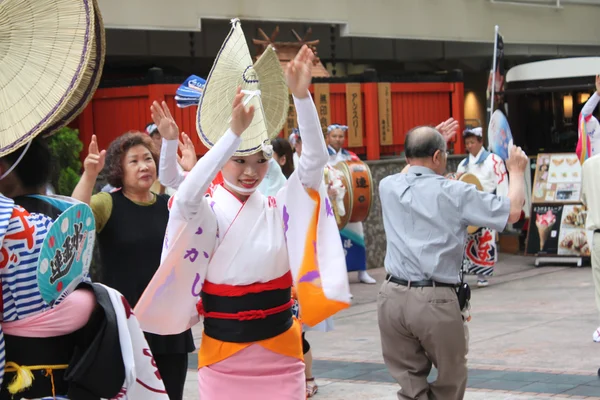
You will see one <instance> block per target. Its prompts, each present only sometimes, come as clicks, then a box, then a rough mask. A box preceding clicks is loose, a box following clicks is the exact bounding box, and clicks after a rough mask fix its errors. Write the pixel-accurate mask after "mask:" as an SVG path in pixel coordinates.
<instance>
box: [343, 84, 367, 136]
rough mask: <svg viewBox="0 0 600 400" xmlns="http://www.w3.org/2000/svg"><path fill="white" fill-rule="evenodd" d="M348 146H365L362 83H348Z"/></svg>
mask: <svg viewBox="0 0 600 400" xmlns="http://www.w3.org/2000/svg"><path fill="white" fill-rule="evenodd" d="M346 115H347V118H348V121H347V125H348V147H362V146H363V119H362V92H361V86H360V83H347V84H346Z"/></svg>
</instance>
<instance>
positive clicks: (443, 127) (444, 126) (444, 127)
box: [435, 118, 459, 143]
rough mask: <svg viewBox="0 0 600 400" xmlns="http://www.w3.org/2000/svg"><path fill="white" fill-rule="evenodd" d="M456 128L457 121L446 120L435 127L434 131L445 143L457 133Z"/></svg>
mask: <svg viewBox="0 0 600 400" xmlns="http://www.w3.org/2000/svg"><path fill="white" fill-rule="evenodd" d="M458 126H459V125H458V121H456V120H455V119H454V118H448V119H447V120H445V121H444V122H442V123H441V124H439V125H438V126H436V127H435V129H437V130H438V131H439V132H440V133H441V134H442V136H443V137H444V140H445V141H446V143H447V142H449V141H450V140H451V139H452V138H453V137H454V136H455V135H456V132H458Z"/></svg>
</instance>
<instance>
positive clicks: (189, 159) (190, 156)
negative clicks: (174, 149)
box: [177, 132, 198, 172]
mask: <svg viewBox="0 0 600 400" xmlns="http://www.w3.org/2000/svg"><path fill="white" fill-rule="evenodd" d="M179 151H181V157H179V155H177V161H178V162H179V165H180V166H181V168H183V170H184V171H188V172H189V171H191V170H192V168H194V165H196V162H197V161H198V158H197V157H196V148H195V147H194V143H192V139H190V137H189V136H188V135H186V134H185V132H183V133H182V134H181V139H180V140H179Z"/></svg>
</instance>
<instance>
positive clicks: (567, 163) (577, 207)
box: [526, 153, 592, 257]
mask: <svg viewBox="0 0 600 400" xmlns="http://www.w3.org/2000/svg"><path fill="white" fill-rule="evenodd" d="M534 165H535V177H534V182H533V188H532V194H531V198H532V207H531V209H532V211H531V219H530V223H529V232H528V237H527V251H526V253H527V254H528V255H537V256H562V257H589V256H590V244H591V240H592V232H589V231H587V230H586V229H585V220H586V217H587V209H586V208H585V206H584V205H583V204H581V185H582V184H581V165H580V164H579V162H578V158H577V155H576V154H575V153H546V154H538V156H537V160H536V162H535V164H534Z"/></svg>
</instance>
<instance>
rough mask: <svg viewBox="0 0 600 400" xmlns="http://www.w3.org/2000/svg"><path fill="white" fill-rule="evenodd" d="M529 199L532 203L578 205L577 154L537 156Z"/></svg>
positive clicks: (579, 181) (579, 198) (579, 171)
mask: <svg viewBox="0 0 600 400" xmlns="http://www.w3.org/2000/svg"><path fill="white" fill-rule="evenodd" d="M531 199H532V202H533V203H579V202H580V201H581V164H580V163H579V159H578V158H577V154H575V153H559V154H539V155H538V159H537V162H536V172H535V179H534V182H533V193H532V196H531Z"/></svg>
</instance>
